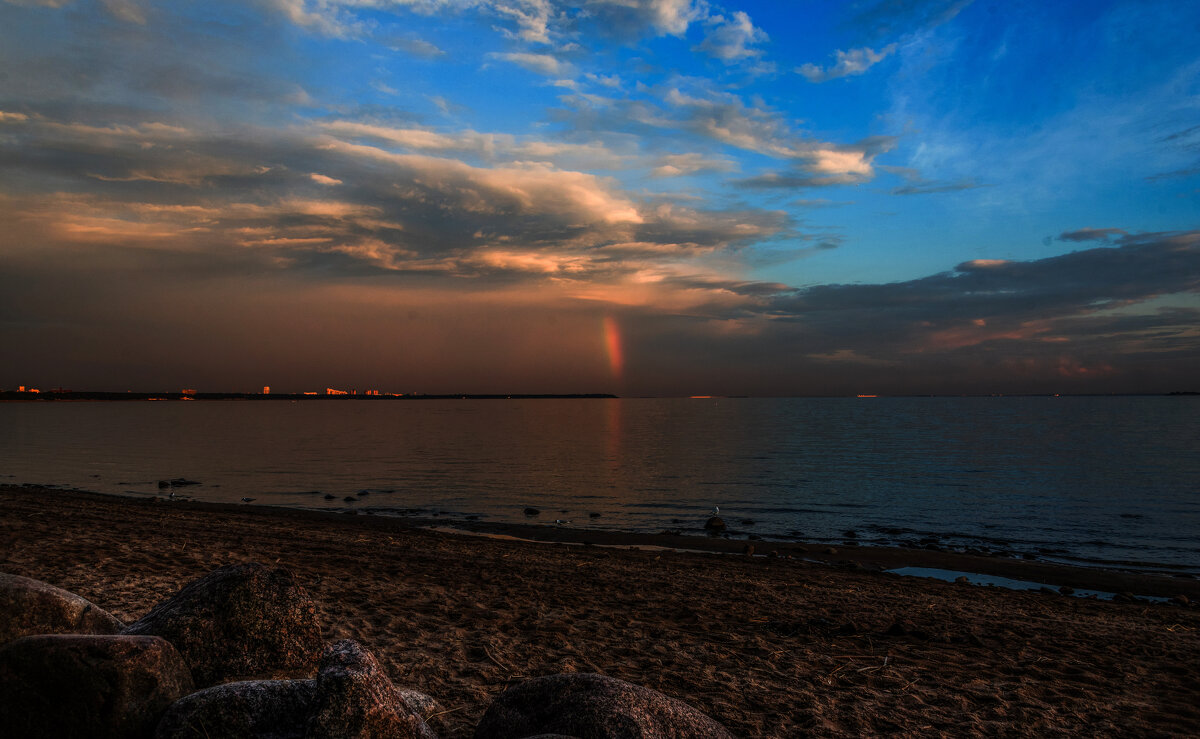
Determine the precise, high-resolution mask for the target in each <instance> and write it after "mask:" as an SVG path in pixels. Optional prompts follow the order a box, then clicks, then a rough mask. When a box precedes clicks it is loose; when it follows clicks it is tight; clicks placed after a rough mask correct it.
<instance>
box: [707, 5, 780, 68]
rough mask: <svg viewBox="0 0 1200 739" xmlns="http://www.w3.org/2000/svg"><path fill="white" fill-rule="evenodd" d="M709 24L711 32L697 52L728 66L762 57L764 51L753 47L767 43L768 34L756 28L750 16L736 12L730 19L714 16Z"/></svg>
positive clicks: (709, 20)
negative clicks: (731, 63)
mask: <svg viewBox="0 0 1200 739" xmlns="http://www.w3.org/2000/svg"><path fill="white" fill-rule="evenodd" d="M708 24H709V25H710V26H711V30H709V32H708V33H707V35H706V36H705V37H704V41H703V42H701V43H700V44H699V45H698V46H696V47H695V49H696V50H697V51H702V52H704V53H706V54H708V55H709V56H713V57H716V58H717V59H720V60H721V61H723V62H725V63H727V64H728V63H730V62H736V61H740V60H742V59H748V58H750V57H756V56H761V55H762V53H763V52H762V49H755V48H752V47H753V46H754V45H755V44H763V43H766V42H767V40H768V37H767V34H766V33H765V32H764V31H763V30H762V29H761V28H758V27H756V26H755V25H754V23H753V22H751V20H750V16H748V15H746V14H745V13H744V12H742V11H740V10H739V11H736V12H734V13H733V14H732V15H731V16H730V17H728V18H727V17H725V16H722V15H714V16H712V17H711V18H709V19H708Z"/></svg>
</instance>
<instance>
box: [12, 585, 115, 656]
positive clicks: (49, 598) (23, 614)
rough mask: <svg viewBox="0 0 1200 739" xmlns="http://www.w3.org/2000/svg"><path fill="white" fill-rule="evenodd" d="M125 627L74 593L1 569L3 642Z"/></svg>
mask: <svg viewBox="0 0 1200 739" xmlns="http://www.w3.org/2000/svg"><path fill="white" fill-rule="evenodd" d="M124 626H125V625H124V624H123V623H121V622H120V621H119V620H118V619H117V617H116V616H113V615H112V614H111V613H109V612H108V611H106V610H104V609H103V608H101V607H99V606H97V605H95V604H94V603H92V602H91V601H89V600H86V599H84V598H81V597H79V596H78V595H75V594H74V593H70V592H67V591H66V590H62V589H61V588H56V587H54V586H53V585H49V584H47V583H44V582H42V581H40V580H32V579H30V578H28V577H21V576H20V575H9V574H7V573H4V572H0V644H7V643H8V642H10V641H12V640H13V639H17V638H20V637H22V636H27V635H29V634H115V633H117V632H118V631H120V630H121V629H122V628H124Z"/></svg>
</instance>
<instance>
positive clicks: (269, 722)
mask: <svg viewBox="0 0 1200 739" xmlns="http://www.w3.org/2000/svg"><path fill="white" fill-rule="evenodd" d="M316 692H317V681H316V680H248V681H244V682H236V683H225V684H224V685H214V686H213V687H211V688H205V689H204V690H201V691H199V692H197V693H192V694H191V695H188V696H185V697H183V698H181V699H179V700H177V701H175V703H174V704H172V705H171V707H170V708H169V709H167V712H166V714H164V715H163V717H162V720H161V721H160V722H159V724H158V730H157V731H156V732H155V734H154V736H155V737H156V739H210V738H211V737H230V738H231V739H232V738H233V737H247V738H249V737H258V738H260V739H262V738H267V737H269V738H270V739H304V732H305V731H306V730H307V728H308V715H309V711H310V710H311V708H312V703H313V699H314V697H315V696H316Z"/></svg>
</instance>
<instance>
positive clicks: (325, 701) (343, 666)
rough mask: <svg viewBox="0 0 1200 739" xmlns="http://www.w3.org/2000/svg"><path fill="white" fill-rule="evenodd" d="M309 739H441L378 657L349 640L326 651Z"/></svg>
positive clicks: (317, 684) (319, 677)
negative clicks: (399, 687)
mask: <svg viewBox="0 0 1200 739" xmlns="http://www.w3.org/2000/svg"><path fill="white" fill-rule="evenodd" d="M316 688H317V691H316V698H315V700H314V704H313V710H312V714H311V718H310V719H309V723H308V733H307V734H306V736H307V737H309V739H351V738H353V739H385V738H387V739H393V738H394V739H401V738H403V739H409V738H411V739H436V737H437V735H436V734H434V733H433V730H432V729H430V728H429V725H428V724H426V723H425V720H424V718H422V716H421V715H420V714H418V713H417V712H414V711H413V710H412V709H411V708H410V706H409V705H408V704H407V703H406V702H405V700H404V698H403V696H402V695H401V691H399V690H397V689H396V686H394V685H393V684H392V681H391V680H389V679H388V677H387V675H386V674H384V672H383V669H382V668H381V667H380V666H379V663H378V662H377V661H375V657H374V656H373V655H372V654H371V653H370V652H368V651H367V650H365V649H363V648H362V647H361V646H359V644H358V643H357V642H354V641H351V640H349V639H344V640H342V641H339V642H337V643H335V644H331V645H329V646H328V647H326V648H325V653H324V654H323V655H321V667H320V671H319V672H317V679H316Z"/></svg>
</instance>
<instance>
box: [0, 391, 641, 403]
mask: <svg viewBox="0 0 1200 739" xmlns="http://www.w3.org/2000/svg"><path fill="white" fill-rule="evenodd" d="M616 397H618V396H616V395H612V394H609V393H543V394H538V393H526V394H518V393H509V394H504V393H452V394H446V395H424V394H414V393H409V394H399V393H387V394H380V395H366V394H363V395H358V394H353V395H351V394H336V395H335V394H325V393H265V394H264V393H178V392H175V393H152V392H132V391H130V392H107V391H104V392H88V391H81V392H53V391H44V392H36V393H33V392H20V391H16V390H5V391H0V402H3V401H35V402H36V401H54V400H57V401H89V400H90V401H129V400H142V401H144V400H370V401H376V400H581V399H602V400H604V399H613V398H616Z"/></svg>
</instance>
